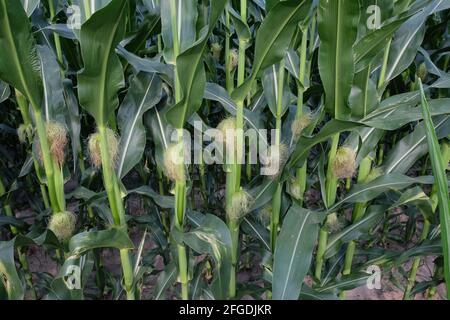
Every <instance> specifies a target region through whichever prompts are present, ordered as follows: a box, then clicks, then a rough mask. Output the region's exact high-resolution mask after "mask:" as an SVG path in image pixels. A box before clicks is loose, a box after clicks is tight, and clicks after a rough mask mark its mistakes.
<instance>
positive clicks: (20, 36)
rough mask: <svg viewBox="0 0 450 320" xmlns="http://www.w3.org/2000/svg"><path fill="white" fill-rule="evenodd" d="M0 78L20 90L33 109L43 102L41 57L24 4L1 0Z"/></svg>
mask: <svg viewBox="0 0 450 320" xmlns="http://www.w3.org/2000/svg"><path fill="white" fill-rule="evenodd" d="M0 48H2V53H1V54H0V79H2V80H3V81H5V82H7V83H9V84H10V85H11V86H13V87H14V88H16V89H17V90H19V91H20V92H21V93H22V94H23V95H25V96H26V97H27V99H28V100H29V101H30V102H31V104H32V105H33V107H34V108H40V107H41V106H42V101H43V90H42V79H41V72H40V64H39V58H38V55H37V50H36V46H35V41H34V39H33V37H32V34H31V26H30V22H29V21H28V17H27V15H26V14H25V11H24V9H23V6H22V4H21V3H20V2H19V1H17V0H2V1H0Z"/></svg>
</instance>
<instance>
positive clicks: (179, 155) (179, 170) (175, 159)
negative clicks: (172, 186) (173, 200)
mask: <svg viewBox="0 0 450 320" xmlns="http://www.w3.org/2000/svg"><path fill="white" fill-rule="evenodd" d="M183 159H184V156H183V144H182V143H178V144H172V145H170V146H169V147H168V148H167V149H166V151H165V153H164V169H165V170H164V173H165V175H166V176H167V177H168V178H169V179H170V180H172V181H177V182H183V181H185V180H186V174H185V168H184V163H183Z"/></svg>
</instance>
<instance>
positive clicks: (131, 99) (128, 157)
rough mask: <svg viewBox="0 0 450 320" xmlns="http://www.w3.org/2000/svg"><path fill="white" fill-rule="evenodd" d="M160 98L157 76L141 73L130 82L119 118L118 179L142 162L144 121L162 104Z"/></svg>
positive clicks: (159, 84)
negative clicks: (153, 109) (144, 118)
mask: <svg viewBox="0 0 450 320" xmlns="http://www.w3.org/2000/svg"><path fill="white" fill-rule="evenodd" d="M161 94H162V83H161V80H160V79H159V77H158V75H156V74H155V73H152V74H149V73H140V74H138V75H137V76H136V77H135V78H134V79H133V81H132V82H131V85H130V89H129V90H128V93H127V95H126V97H125V99H124V101H123V103H122V105H121V106H120V109H119V112H118V114H117V123H118V125H119V129H120V133H121V140H120V146H119V160H118V165H117V176H118V177H120V178H123V177H124V176H125V175H126V174H127V173H128V172H129V171H130V170H131V169H132V168H133V167H134V166H135V165H136V164H137V163H138V162H139V161H140V159H141V158H142V155H143V154H144V149H145V142H146V133H145V128H144V125H143V123H142V119H143V116H144V113H145V112H146V111H147V110H149V109H150V108H152V107H154V106H155V105H156V104H157V103H158V102H159V100H160V99H161Z"/></svg>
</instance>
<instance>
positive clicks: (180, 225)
mask: <svg viewBox="0 0 450 320" xmlns="http://www.w3.org/2000/svg"><path fill="white" fill-rule="evenodd" d="M170 13H171V23H172V40H173V55H174V61H176V60H177V57H178V55H179V54H180V45H179V39H178V34H177V30H178V21H177V11H176V2H175V0H170ZM181 95H182V93H181V87H180V81H179V77H178V69H177V65H176V62H175V103H179V102H180V101H181V99H182V96H181ZM178 140H179V143H181V144H182V143H183V129H182V128H179V129H178ZM183 150H184V146H183ZM183 161H184V160H182V162H183ZM185 211H186V181H184V180H183V181H176V182H175V226H176V227H177V229H178V230H180V231H181V232H183V231H184V220H185V218H184V216H185ZM177 249H178V269H179V277H180V282H181V297H182V299H183V300H188V299H189V278H188V260H187V252H186V246H185V245H184V244H183V243H179V244H177Z"/></svg>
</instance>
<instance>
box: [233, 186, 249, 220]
mask: <svg viewBox="0 0 450 320" xmlns="http://www.w3.org/2000/svg"><path fill="white" fill-rule="evenodd" d="M252 202H253V200H252V197H251V196H250V195H249V194H248V193H247V191H245V190H244V189H241V190H239V191H238V192H235V193H234V194H233V196H232V198H231V206H230V207H229V209H228V211H227V216H228V219H229V220H231V221H238V220H240V219H241V218H243V217H244V216H245V215H246V214H247V213H248V212H249V210H250V207H251V205H252Z"/></svg>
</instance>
